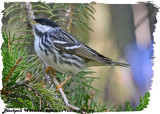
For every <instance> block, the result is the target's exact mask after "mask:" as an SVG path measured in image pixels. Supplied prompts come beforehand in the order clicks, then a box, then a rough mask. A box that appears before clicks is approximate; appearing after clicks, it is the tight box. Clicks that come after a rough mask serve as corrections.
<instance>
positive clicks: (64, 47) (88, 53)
mask: <svg viewBox="0 0 160 114" xmlns="http://www.w3.org/2000/svg"><path fill="white" fill-rule="evenodd" d="M53 43H54V46H55V47H56V49H58V50H61V51H64V52H68V53H72V54H75V55H78V56H80V57H83V58H86V59H89V60H93V61H97V62H102V63H106V64H108V65H110V64H112V60H111V59H109V58H107V57H105V56H103V55H101V54H99V53H98V52H96V51H95V50H93V49H91V48H89V47H88V46H85V45H83V44H81V43H76V44H75V43H72V42H64V41H57V40H55V41H53Z"/></svg>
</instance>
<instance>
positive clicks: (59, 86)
mask: <svg viewBox="0 0 160 114" xmlns="http://www.w3.org/2000/svg"><path fill="white" fill-rule="evenodd" d="M71 77H72V75H70V76H69V77H67V79H65V80H64V81H63V82H62V83H61V84H59V85H56V89H57V90H59V88H62V86H63V85H64V83H66V82H67V80H69V79H70V78H71Z"/></svg>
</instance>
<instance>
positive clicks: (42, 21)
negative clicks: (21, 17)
mask: <svg viewBox="0 0 160 114" xmlns="http://www.w3.org/2000/svg"><path fill="white" fill-rule="evenodd" d="M34 20H35V21H36V22H37V23H40V24H42V25H47V26H51V27H59V25H57V24H56V23H54V22H53V21H51V20H49V19H46V18H37V19H34Z"/></svg>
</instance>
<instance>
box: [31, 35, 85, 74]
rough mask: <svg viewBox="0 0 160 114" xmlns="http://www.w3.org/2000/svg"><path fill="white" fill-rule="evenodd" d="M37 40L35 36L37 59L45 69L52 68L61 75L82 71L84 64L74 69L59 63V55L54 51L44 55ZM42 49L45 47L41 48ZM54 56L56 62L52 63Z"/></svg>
mask: <svg viewBox="0 0 160 114" xmlns="http://www.w3.org/2000/svg"><path fill="white" fill-rule="evenodd" d="M39 43H40V42H39V38H38V37H37V35H35V41H34V48H35V51H36V53H37V55H38V57H39V58H40V59H41V60H42V61H43V62H44V63H45V64H46V66H47V67H52V68H53V69H55V70H57V71H59V72H61V73H73V74H75V73H78V72H79V71H81V70H82V68H84V67H85V65H84V64H82V65H81V68H79V67H75V66H73V65H68V64H65V63H61V62H60V60H59V54H57V51H56V50H55V51H54V53H55V54H53V53H51V52H49V51H48V55H46V54H45V51H42V50H41V49H40V47H39ZM41 47H42V48H43V49H45V47H43V46H41ZM55 56H56V58H57V62H54V57H55ZM71 61H72V60H71Z"/></svg>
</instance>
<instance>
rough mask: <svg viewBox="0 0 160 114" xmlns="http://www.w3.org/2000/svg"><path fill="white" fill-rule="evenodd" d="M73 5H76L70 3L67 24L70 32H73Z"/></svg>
mask: <svg viewBox="0 0 160 114" xmlns="http://www.w3.org/2000/svg"><path fill="white" fill-rule="evenodd" d="M73 6H74V4H73V3H71V4H70V11H69V22H68V25H67V27H68V29H67V31H68V33H71V27H72V20H73Z"/></svg>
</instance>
